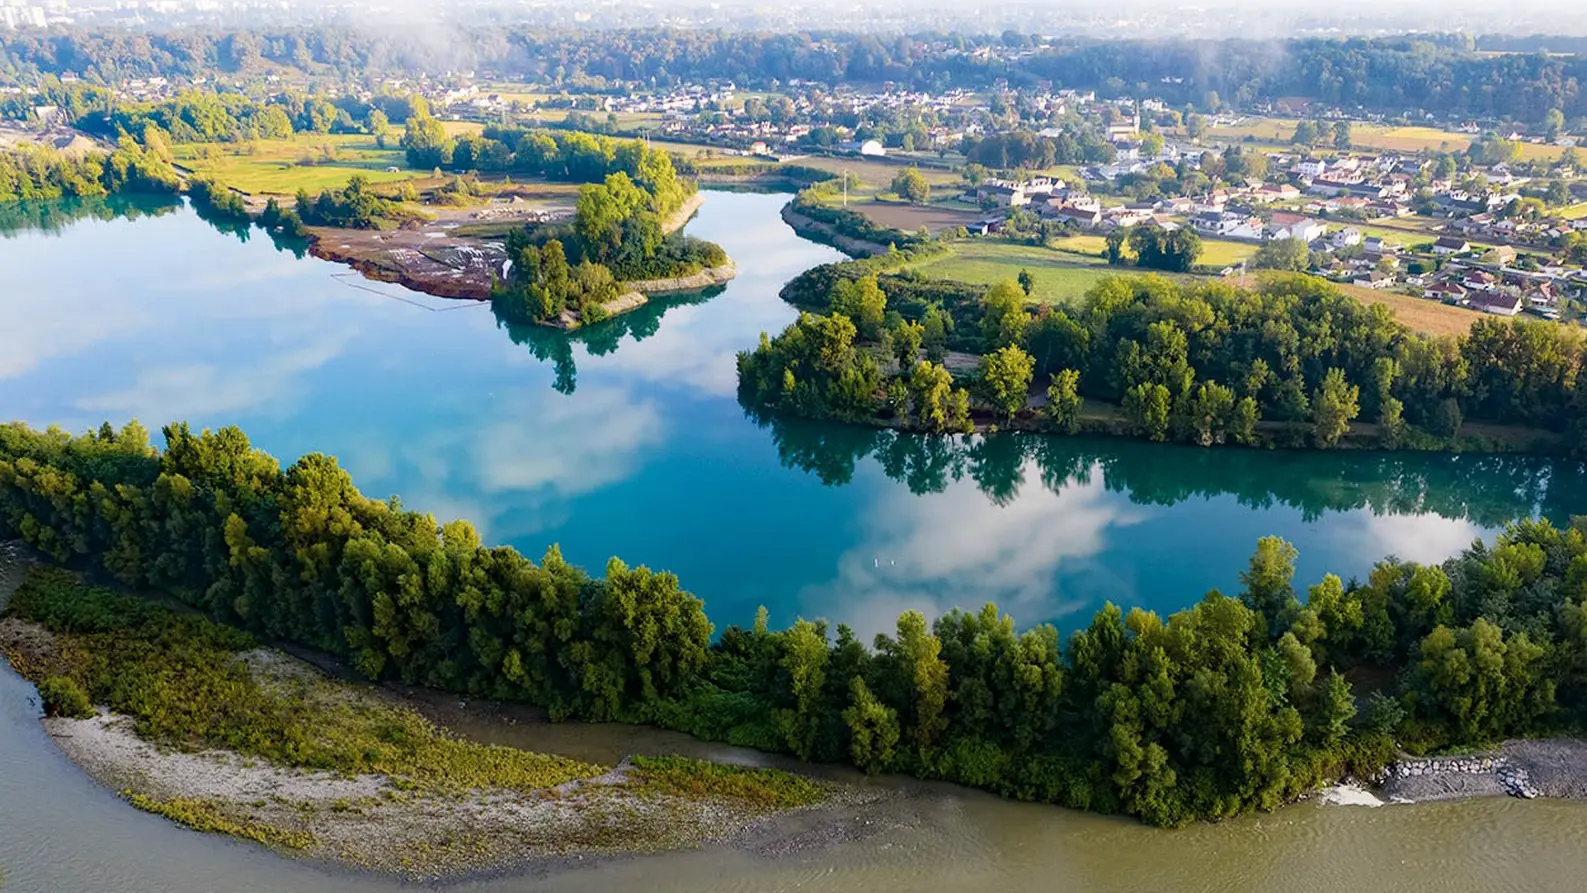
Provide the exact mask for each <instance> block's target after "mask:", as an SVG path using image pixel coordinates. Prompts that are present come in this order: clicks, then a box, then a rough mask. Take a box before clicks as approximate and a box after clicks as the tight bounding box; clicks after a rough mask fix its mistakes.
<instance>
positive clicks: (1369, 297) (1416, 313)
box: [1339, 284, 1484, 335]
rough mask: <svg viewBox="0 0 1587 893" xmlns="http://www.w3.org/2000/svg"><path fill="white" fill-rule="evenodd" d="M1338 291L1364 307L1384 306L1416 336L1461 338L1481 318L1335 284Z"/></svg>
mask: <svg viewBox="0 0 1587 893" xmlns="http://www.w3.org/2000/svg"><path fill="white" fill-rule="evenodd" d="M1339 289H1340V290H1341V291H1343V292H1344V293H1345V294H1347V295H1350V296H1352V297H1354V298H1355V299H1356V300H1358V301H1361V302H1362V303H1365V304H1385V305H1387V306H1388V308H1389V309H1390V310H1392V311H1394V318H1395V319H1398V320H1399V321H1400V322H1402V323H1405V324H1406V325H1408V326H1410V327H1411V328H1413V329H1415V330H1417V331H1419V332H1429V333H1431V334H1434V335H1464V334H1465V333H1466V331H1467V330H1468V329H1470V328H1471V324H1472V323H1474V322H1476V321H1477V320H1479V319H1482V317H1483V316H1484V314H1483V313H1482V312H1481V311H1478V310H1471V309H1469V308H1466V307H1455V306H1451V305H1449V304H1444V303H1441V302H1439V301H1434V300H1432V299H1430V298H1417V297H1412V296H1411V295H1401V294H1395V293H1393V292H1381V291H1375V290H1373V289H1370V288H1362V287H1361V286H1358V285H1345V284H1339Z"/></svg>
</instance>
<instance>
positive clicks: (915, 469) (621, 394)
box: [0, 194, 1587, 893]
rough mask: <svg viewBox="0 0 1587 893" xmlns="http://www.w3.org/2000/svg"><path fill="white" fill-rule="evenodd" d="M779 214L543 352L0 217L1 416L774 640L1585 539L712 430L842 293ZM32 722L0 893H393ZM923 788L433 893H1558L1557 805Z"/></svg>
mask: <svg viewBox="0 0 1587 893" xmlns="http://www.w3.org/2000/svg"><path fill="white" fill-rule="evenodd" d="M783 201H784V198H782V197H779V196H763V195H743V194H714V195H712V196H711V197H710V199H709V200H708V202H707V203H706V206H705V209H704V211H703V212H702V213H701V215H700V217H699V218H698V219H697V220H696V221H695V222H694V223H693V224H692V225H691V232H693V233H695V234H697V235H700V236H703V237H706V238H710V239H714V240H716V241H719V242H721V243H722V244H723V245H724V246H725V247H726V248H727V249H728V251H729V252H730V253H731V254H732V255H733V256H734V257H735V258H736V259H737V260H738V262H739V266H740V269H741V270H742V275H741V277H740V278H739V279H738V280H737V281H735V282H733V283H732V284H731V285H730V286H728V287H727V288H726V289H725V290H724V291H723V292H721V293H720V294H717V295H713V296H710V297H708V298H707V297H701V298H696V299H689V300H682V301H673V302H669V303H666V304H658V305H656V306H653V307H652V308H649V309H647V310H646V311H644V312H643V313H639V314H634V315H632V316H630V317H626V318H624V319H621V320H618V321H615V324H613V325H609V326H604V327H596V328H595V329H594V330H592V331H591V332H589V333H586V334H585V335H584V336H582V337H581V338H576V339H572V340H569V339H566V338H562V337H557V336H551V335H549V334H548V333H543V332H514V331H508V330H506V329H503V328H500V327H498V326H497V324H496V323H495V321H494V319H493V318H492V317H491V315H490V313H489V311H488V309H487V308H485V307H483V306H480V305H471V304H460V303H455V302H447V301H440V300H435V299H430V298H426V297H424V296H420V295H415V294H412V293H408V292H404V291H403V290H401V289H398V288H396V287H394V286H387V285H381V284H375V283H366V282H364V281H363V280H361V279H358V278H357V277H354V276H349V275H347V274H346V272H345V271H344V270H342V269H341V268H339V267H336V266H333V265H329V264H325V263H321V262H318V261H315V260H313V259H302V258H299V257H296V256H294V255H293V254H292V253H291V252H284V251H279V250H277V248H276V247H275V246H273V245H272V244H271V243H270V242H269V241H268V240H266V239H264V238H262V237H260V236H258V235H257V234H254V236H253V237H252V238H250V239H247V240H246V241H244V240H243V239H241V238H239V237H238V236H237V235H236V234H226V233H222V232H218V231H216V230H214V229H212V228H210V227H209V226H208V225H206V224H205V223H203V222H202V221H200V220H199V219H198V218H197V217H195V216H194V215H193V214H192V213H191V212H190V211H188V210H185V209H167V210H166V212H165V213H163V214H158V215H156V216H144V217H142V218H141V219H138V220H128V219H124V218H116V216H115V215H114V214H111V213H108V212H104V213H101V214H100V216H104V217H110V218H112V219H108V220H100V219H82V220H78V221H76V222H72V221H71V220H70V217H71V216H72V214H71V213H68V212H67V211H65V210H63V209H62V208H61V207H60V206H52V207H49V208H41V207H37V206H33V207H29V208H13V209H10V210H7V211H5V212H4V213H0V236H4V238H0V319H4V320H5V321H6V322H5V324H4V325H0V418H21V419H25V420H27V421H29V422H32V423H34V424H40V425H42V424H51V423H57V424H61V425H64V426H67V427H69V428H72V429H82V428H85V427H88V426H90V425H94V424H97V423H98V422H99V421H101V420H102V419H106V418H109V419H112V420H116V421H118V422H119V421H121V420H125V419H126V418H128V417H131V416H137V417H139V418H140V419H142V420H144V421H145V423H146V424H149V425H150V426H155V425H158V424H160V423H162V422H165V421H169V420H173V419H186V420H189V421H191V422H192V423H194V424H195V425H211V426H213V425H221V424H238V425H240V426H242V427H243V428H244V429H245V430H246V431H248V432H249V433H250V434H251V435H252V436H253V438H254V440H255V442H256V443H257V444H258V445H260V446H262V447H264V448H265V449H268V450H270V451H271V452H273V453H275V454H276V455H278V456H281V457H286V458H287V459H289V460H290V458H291V457H294V456H297V455H299V454H301V453H303V452H306V451H310V450H320V451H325V452H331V453H335V454H337V455H338V456H340V457H341V459H342V461H343V462H344V463H345V464H346V465H347V466H348V468H349V469H350V470H351V471H352V473H353V475H354V477H355V479H356V480H357V481H358V483H359V485H360V486H361V487H362V489H363V490H364V491H365V492H366V493H369V494H372V495H384V494H387V493H400V494H402V496H403V498H404V500H405V501H406V502H407V503H408V505H410V506H412V507H416V508H420V509H423V510H426V511H430V512H434V513H435V514H437V515H440V516H445V517H453V516H458V517H466V518H469V519H471V520H473V521H474V522H475V523H476V524H477V525H478V526H479V527H480V528H481V530H482V532H483V534H484V536H485V537H486V539H487V540H490V541H496V542H509V543H512V544H514V545H516V546H517V547H519V548H520V549H522V550H524V551H525V552H527V553H529V554H531V555H537V554H538V553H539V552H541V551H542V550H543V549H544V548H545V547H546V545H547V544H549V543H552V542H560V543H561V544H562V547H563V549H564V551H565V552H566V554H567V555H568V556H569V557H570V558H571V559H572V560H574V561H578V562H581V563H584V564H587V565H590V566H592V567H595V568H598V567H599V565H600V564H601V563H602V562H603V561H604V560H605V559H606V557H607V556H609V555H611V554H618V555H622V556H623V557H624V558H626V559H627V560H629V561H630V562H634V563H637V562H645V563H648V564H651V565H652V566H655V567H665V568H668V569H671V570H674V571H676V572H678V573H679V575H680V576H681V577H682V579H683V581H684V584H685V585H686V586H688V587H689V588H691V589H692V590H694V591H695V592H696V593H698V594H700V595H701V596H702V597H704V598H705V600H706V602H707V604H708V608H709V611H710V613H711V615H712V616H713V617H714V618H715V619H716V620H717V622H718V623H719V624H721V623H726V622H746V621H747V620H749V619H750V617H751V616H752V615H753V611H754V607H755V606H756V605H758V604H762V603H764V604H767V605H769V606H770V607H771V608H772V611H773V614H774V616H775V617H776V618H777V619H779V620H784V621H785V620H788V619H790V618H792V617H793V616H795V615H797V614H803V615H806V616H825V617H828V618H830V619H832V620H834V621H843V622H848V623H851V624H853V625H854V626H856V627H858V628H860V629H861V630H862V631H866V632H870V631H875V630H877V629H880V628H882V627H884V626H886V625H889V624H890V623H891V621H892V619H893V617H894V616H895V615H896V614H897V612H898V611H899V610H901V609H903V608H906V607H918V608H922V609H924V610H926V611H928V612H932V613H935V612H939V611H942V610H945V609H947V608H950V607H955V606H963V607H975V606H977V605H979V604H980V603H982V602H984V601H986V600H988V599H995V600H997V601H998V602H999V603H1001V604H1002V605H1003V606H1005V607H1006V608H1008V609H1010V610H1011V611H1013V612H1014V613H1015V614H1016V616H1017V617H1019V618H1020V619H1021V620H1022V621H1027V622H1034V621H1037V620H1055V621H1057V622H1058V623H1059V624H1060V625H1062V626H1064V627H1065V628H1072V627H1073V626H1074V625H1076V624H1078V623H1082V622H1084V620H1085V619H1086V618H1087V617H1088V615H1089V613H1090V612H1091V611H1092V610H1094V609H1095V608H1096V607H1097V606H1098V605H1100V604H1101V603H1102V602H1103V601H1105V600H1108V599H1113V600H1115V601H1119V602H1122V603H1125V604H1143V605H1146V606H1149V607H1153V608H1156V609H1159V610H1165V611H1168V610H1174V609H1176V608H1179V607H1183V606H1184V605H1186V604H1188V603H1189V602H1191V601H1193V600H1195V599H1196V598H1197V597H1199V595H1200V594H1201V593H1202V592H1203V591H1205V590H1206V589H1208V588H1210V587H1214V586H1218V587H1225V588H1231V589H1232V588H1234V587H1235V586H1236V585H1237V580H1238V571H1239V569H1240V567H1241V566H1242V565H1243V563H1244V560H1245V558H1246V557H1247V556H1248V555H1249V553H1250V551H1251V549H1252V547H1253V544H1254V541H1255V539H1256V538H1257V537H1258V536H1261V535H1264V534H1268V533H1278V534H1281V535H1283V536H1286V537H1288V538H1289V539H1291V540H1292V541H1294V542H1295V543H1297V545H1299V546H1300V548H1301V554H1302V559H1301V576H1302V578H1303V581H1304V582H1310V581H1312V580H1315V579H1316V578H1317V577H1319V576H1320V575H1321V574H1322V573H1323V572H1324V571H1325V570H1335V571H1338V572H1340V573H1343V574H1345V575H1351V574H1363V573H1364V572H1365V571H1366V570H1368V569H1369V568H1370V566H1371V563H1372V561H1373V560H1374V559H1375V558H1376V557H1378V556H1380V555H1383V554H1386V553H1390V552H1393V553H1398V554H1400V555H1401V556H1404V557H1407V558H1414V559H1419V560H1428V561H1431V560H1438V559H1441V558H1444V557H1447V556H1448V555H1449V554H1451V553H1453V552H1454V551H1456V550H1458V549H1459V548H1461V547H1462V546H1464V545H1466V544H1467V543H1469V542H1470V541H1471V540H1472V539H1473V538H1475V537H1478V536H1483V535H1486V534H1488V533H1490V532H1491V531H1492V529H1493V528H1495V527H1496V526H1499V525H1502V524H1504V523H1505V522H1507V521H1509V520H1511V519H1514V518H1518V517H1526V516H1533V515H1538V514H1543V515H1548V516H1550V517H1555V518H1560V517H1563V516H1564V515H1566V514H1568V513H1570V512H1571V511H1572V510H1573V509H1576V510H1579V507H1580V506H1581V505H1584V504H1587V502H1584V500H1583V499H1582V490H1583V484H1582V481H1581V477H1582V474H1581V471H1580V470H1579V469H1578V468H1577V467H1575V466H1569V467H1564V466H1560V467H1555V466H1552V465H1550V464H1549V463H1546V462H1540V461H1533V460H1497V459H1483V458H1474V457H1462V458H1450V457H1417V456H1371V455H1362V454H1351V455H1349V456H1330V455H1325V454H1324V455H1306V454H1269V453H1256V452H1245V451H1239V450H1223V451H1202V450H1191V449H1176V448H1169V447H1153V446H1149V445H1145V444H1134V443H1126V442H1116V441H1084V440H1073V439H1070V440H1051V439H1044V438H1031V437H1023V438H1020V437H1007V438H994V439H990V440H970V441H957V440H942V439H935V440H933V439H924V438H913V437H895V436H893V435H890V434H887V433H885V432H882V433H878V432H868V431H858V430H853V429H845V428H841V427H835V426H826V425H814V424H808V423H787V424H778V425H769V426H766V427H762V426H759V425H757V424H756V423H754V422H752V421H750V420H748V419H746V418H745V416H744V414H743V412H742V411H741V409H740V408H739V406H738V404H737V402H736V400H735V398H734V370H733V354H734V352H735V351H737V350H739V349H742V348H744V347H748V346H751V345H753V343H754V341H755V338H756V336H757V335H758V334H759V332H760V331H762V330H773V331H775V330H777V329H780V328H781V327H782V326H783V325H785V324H786V323H787V322H788V321H789V320H790V319H791V318H792V317H793V315H794V314H793V311H791V310H790V309H789V308H788V307H786V306H785V305H783V304H782V303H781V301H779V300H778V298H777V296H776V293H777V289H778V288H779V287H780V286H781V284H782V283H783V282H784V281H786V280H787V279H788V278H790V277H791V276H793V275H795V274H796V273H798V272H800V271H801V270H803V269H805V268H807V267H809V266H811V265H813V264H817V263H821V262H824V261H828V260H832V259H834V258H835V257H836V254H835V253H834V252H832V251H831V250H829V249H827V248H824V247H821V246H818V245H813V244H810V243H807V242H804V241H802V240H800V239H798V238H797V237H795V236H794V235H793V234H792V232H791V231H789V230H788V229H787V228H786V227H785V226H783V224H782V223H781V222H780V221H779V220H778V219H777V217H776V214H775V212H776V210H777V208H778V207H779V206H780V204H781V203H782V202H783ZM90 210H92V209H90ZM31 693H32V692H31V688H30V687H29V686H27V685H26V684H24V683H22V682H21V681H20V680H19V679H17V677H16V676H15V675H13V674H11V673H10V672H9V671H8V670H0V872H3V876H4V885H5V886H4V889H5V890H6V891H7V893H11V891H21V893H55V891H67V893H71V891H116V893H123V891H124V893H216V891H270V893H330V891H337V893H342V891H348V893H363V891H395V890H400V889H412V888H411V887H407V886H404V885H401V884H397V883H394V882H390V881H385V880H381V879H375V878H368V877H364V876H355V875H346V874H341V873H336V872H333V871H329V870H327V869H324V868H322V867H317V866H313V865H305V864H300V863H296V862H292V861H289V860H285V859H282V858H279V857H276V856H274V855H272V854H269V853H267V852H264V851H262V850H259V849H257V848H254V847H251V846H248V845H244V844H240V843H234V842H229V841H224V840H220V839H216V838H213V837H206V836H202V835H198V834H193V833H190V832H187V831H183V830H181V829H178V828H176V827H174V826H172V825H170V824H169V823H167V822H165V821H164V820H162V819H159V818H156V817H152V816H148V815H145V814H142V813H138V812H136V811H134V810H132V809H131V808H129V807H127V806H126V805H125V804H123V803H122V802H121V801H119V800H118V799H117V798H116V797H115V796H114V795H113V794H112V793H110V792H108V791H106V790H103V789H100V788H99V787H97V786H96V785H95V784H94V783H93V782H91V781H90V780H89V779H88V778H87V777H86V776H84V775H83V774H82V773H80V772H79V771H77V770H76V769H75V768H74V767H72V766H71V765H70V764H69V763H68V762H67V761H66V760H65V759H64V758H63V757H61V756H60V755H59V753H58V751H57V750H56V749H55V748H54V747H53V746H52V745H51V744H50V742H49V740H48V738H47V737H46V736H45V734H44V733H43V731H42V730H41V729H40V727H39V725H38V723H37V722H36V718H37V711H36V707H35V706H34V705H33V703H32V701H31V699H30V696H31ZM465 731H467V732H470V733H472V734H475V735H477V736H480V737H486V738H490V739H492V740H502V741H503V742H504V743H512V744H518V745H521V746H529V747H537V748H540V749H545V750H553V751H559V752H565V753H571V754H574V755H584V756H588V757H591V758H603V759H610V758H611V757H612V755H615V754H620V753H626V752H633V751H675V750H683V751H686V752H691V751H692V752H695V753H702V754H708V755H716V756H723V755H724V754H722V753H720V752H718V749H716V748H712V747H711V746H709V745H701V744H698V743H694V742H690V741H688V740H687V739H683V738H680V737H678V736H668V735H665V734H664V733H658V732H651V731H645V730H634V729H624V728H620V727H579V726H568V727H557V728H553V729H546V728H543V727H542V728H537V729H523V728H518V729H515V730H512V731H505V730H502V729H499V728H498V729H491V728H479V729H465ZM730 756H738V757H743V756H744V755H730ZM884 783H885V782H884ZM921 790H922V794H921V796H919V797H918V798H914V799H913V800H912V801H911V803H913V804H915V805H913V806H912V807H911V809H912V810H913V818H912V819H911V821H910V822H908V823H907V824H906V825H905V826H904V827H901V828H898V829H895V830H889V831H887V832H884V833H882V834H881V835H879V836H877V837H873V838H871V839H868V840H865V841H863V842H860V843H854V844H849V845H843V846H839V847H837V848H835V849H832V850H827V851H822V852H819V853H815V854H811V855H803V856H795V857H788V858H784V859H779V860H777V861H766V860H762V859H758V858H756V857H753V856H750V855H746V854H741V853H731V852H726V853H724V852H720V851H707V852H700V853H689V854H680V855H676V856H665V857H659V858H654V859H644V860H631V861H619V862H616V863H612V864H608V865H604V866H600V867H593V868H589V869H582V870H575V871H571V872H568V873H565V874H561V875H558V876H554V877H551V878H528V877H518V878H504V879H500V880H495V881H490V882H481V883H476V884H467V885H462V886H461V887H458V888H457V889H461V890H467V891H471V893H472V891H482V893H483V891H492V893H495V891H523V890H534V891H585V890H588V891H606V890H636V891H679V893H683V891H690V893H694V891H722V893H733V891H783V890H795V889H797V890H803V891H848V890H859V889H863V890H875V891H918V890H926V891H960V890H963V891H1025V890H1032V889H1044V890H1059V891H1071V890H1072V891H1087V893H1090V891H1098V893H1111V891H1121V893H1123V891H1141V890H1164V891H1252V893H1265V891H1275V890H1284V891H1303V893H1305V891H1317V893H1335V891H1338V893H1360V891H1364V890H1392V891H1456V893H1466V891H1472V893H1476V891H1508V890H1516V891H1521V890H1527V891H1552V890H1560V891H1565V890H1580V889H1581V888H1582V881H1581V879H1582V878H1583V877H1587V847H1583V846H1582V843H1583V841H1584V837H1587V835H1584V832H1583V829H1584V828H1587V806H1584V805H1582V804H1574V803H1554V802H1534V803H1522V802H1520V801H1514V800H1508V799H1502V800H1483V801H1474V802H1469V803H1460V804H1444V805H1425V806H1414V807H1386V808H1382V809H1375V810H1368V809H1364V808H1355V807H1320V806H1315V805H1308V804H1303V805H1300V806H1297V807H1294V808H1291V809H1286V810H1284V811H1282V812H1280V813H1278V814H1276V815H1272V816H1255V817H1250V818H1247V819H1243V820H1240V821H1235V822H1228V823H1224V824H1221V825H1204V826H1197V827H1193V828H1190V829H1186V830H1184V831H1179V832H1158V831H1152V830H1149V829H1146V828H1143V827H1141V826H1139V825H1136V824H1134V823H1131V822H1126V821H1119V820H1113V819H1107V818H1101V817H1096V816H1089V815H1083V814H1077V813H1072V812H1067V811H1064V810H1058V809H1052V808H1047V807H1037V806H1029V805H1023V804H1015V803H1009V802H1004V801H1000V800H997V799H995V798H992V797H987V796H982V795H979V794H975V793H970V792H964V791H959V790H955V789H948V788H939V787H923V788H921Z"/></svg>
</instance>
